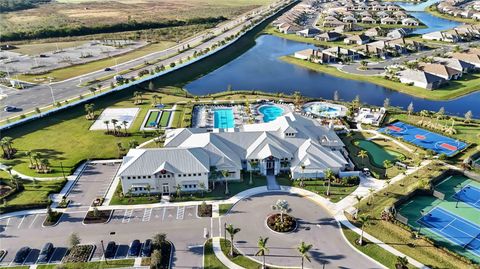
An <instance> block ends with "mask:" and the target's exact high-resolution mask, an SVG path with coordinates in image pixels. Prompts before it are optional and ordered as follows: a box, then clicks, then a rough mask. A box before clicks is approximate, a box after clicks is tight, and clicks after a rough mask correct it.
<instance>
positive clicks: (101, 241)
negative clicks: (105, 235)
mask: <svg viewBox="0 0 480 269" xmlns="http://www.w3.org/2000/svg"><path fill="white" fill-rule="evenodd" d="M100 243H101V244H102V251H103V257H104V258H105V264H108V261H107V256H106V255H105V245H104V244H103V240H100Z"/></svg>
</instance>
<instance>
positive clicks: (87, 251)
mask: <svg viewBox="0 0 480 269" xmlns="http://www.w3.org/2000/svg"><path fill="white" fill-rule="evenodd" d="M93 249H94V246H93V245H78V246H74V247H72V248H71V249H70V250H69V251H68V254H67V255H66V256H65V257H64V258H63V260H62V262H63V263H67V262H87V261H88V259H89V258H90V255H91V253H92V251H93Z"/></svg>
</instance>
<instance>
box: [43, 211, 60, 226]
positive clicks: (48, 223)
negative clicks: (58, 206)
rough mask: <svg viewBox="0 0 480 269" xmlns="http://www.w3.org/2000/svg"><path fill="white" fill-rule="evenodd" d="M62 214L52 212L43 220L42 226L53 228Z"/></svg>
mask: <svg viewBox="0 0 480 269" xmlns="http://www.w3.org/2000/svg"><path fill="white" fill-rule="evenodd" d="M62 215H63V213H62V212H59V211H52V213H51V216H50V217H49V216H48V215H47V217H46V218H45V220H44V221H43V226H55V225H56V224H57V223H58V221H59V220H60V218H61V217H62Z"/></svg>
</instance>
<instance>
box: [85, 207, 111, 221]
mask: <svg viewBox="0 0 480 269" xmlns="http://www.w3.org/2000/svg"><path fill="white" fill-rule="evenodd" d="M112 211H113V210H99V211H98V215H97V216H94V213H93V212H94V211H93V210H90V211H88V212H87V214H86V215H85V218H84V219H83V223H85V224H98V223H105V222H107V221H108V220H109V219H110V215H111V214H112Z"/></svg>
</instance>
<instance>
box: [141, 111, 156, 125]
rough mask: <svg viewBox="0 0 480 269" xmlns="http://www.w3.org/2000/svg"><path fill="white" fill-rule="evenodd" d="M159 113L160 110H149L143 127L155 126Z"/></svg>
mask: <svg viewBox="0 0 480 269" xmlns="http://www.w3.org/2000/svg"><path fill="white" fill-rule="evenodd" d="M159 115H160V111H151V112H150V114H149V115H148V119H147V121H146V122H145V126H143V127H153V128H155V127H157V122H158V116H159Z"/></svg>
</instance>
